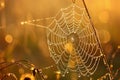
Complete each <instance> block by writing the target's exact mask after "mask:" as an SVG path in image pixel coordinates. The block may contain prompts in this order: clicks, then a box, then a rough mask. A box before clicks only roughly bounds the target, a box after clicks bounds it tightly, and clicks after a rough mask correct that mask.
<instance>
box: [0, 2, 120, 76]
mask: <svg viewBox="0 0 120 80" xmlns="http://www.w3.org/2000/svg"><path fill="white" fill-rule="evenodd" d="M85 2H86V4H87V7H88V10H89V13H90V15H91V17H92V21H93V23H94V26H95V27H96V29H97V31H98V35H99V37H100V41H101V44H102V47H103V49H104V52H105V55H106V56H107V59H108V61H109V60H111V59H112V56H114V55H118V56H117V58H116V61H117V60H118V59H120V51H119V49H120V47H119V46H120V10H119V8H120V0H85ZM71 4H72V0H0V62H3V61H14V60H21V59H25V60H29V61H31V63H33V64H34V65H36V66H37V67H39V68H44V67H47V66H50V65H53V64H54V62H53V60H52V59H51V57H50V54H49V51H48V47H47V41H46V33H45V29H43V28H35V27H32V26H29V25H25V26H22V25H21V24H20V23H21V22H22V21H25V20H33V19H44V18H49V17H54V16H55V15H56V14H57V12H58V11H59V10H60V9H61V8H66V7H68V6H69V5H71ZM76 4H77V5H81V4H82V0H76ZM82 6H83V5H82ZM42 23H43V24H44V25H46V22H45V21H43V22H42ZM68 46H69V45H68ZM116 51H117V52H116ZM115 63H116V64H115V68H118V67H120V66H119V65H118V64H120V62H115ZM51 72H52V73H53V75H52V76H55V72H54V71H53V70H48V71H46V73H47V74H50V73H51ZM48 78H49V76H48Z"/></svg>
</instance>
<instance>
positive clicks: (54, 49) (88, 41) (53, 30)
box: [22, 4, 103, 77]
mask: <svg viewBox="0 0 120 80" xmlns="http://www.w3.org/2000/svg"><path fill="white" fill-rule="evenodd" d="M46 19H48V20H49V19H52V21H51V23H50V24H49V25H48V26H43V25H40V24H39V22H40V21H41V20H42V19H38V20H33V21H25V22H22V24H28V25H33V26H36V27H41V28H45V29H46V33H47V34H46V36H47V44H48V48H49V52H50V56H51V57H52V59H53V60H54V61H55V63H56V64H57V67H58V69H59V70H60V72H61V73H62V74H63V76H64V75H65V74H66V73H68V72H76V73H78V75H79V77H80V76H87V75H93V74H94V73H95V71H96V70H97V67H98V65H99V62H100V58H101V56H103V55H102V52H101V49H100V48H99V45H98V44H99V43H98V41H97V38H96V36H95V34H94V30H93V27H92V25H91V23H90V20H89V17H88V15H87V12H86V10H85V8H84V7H79V6H77V5H76V4H72V5H70V6H69V7H67V8H63V9H61V10H60V11H59V12H58V13H57V15H56V16H55V17H52V18H46Z"/></svg>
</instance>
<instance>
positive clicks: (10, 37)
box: [5, 34, 13, 43]
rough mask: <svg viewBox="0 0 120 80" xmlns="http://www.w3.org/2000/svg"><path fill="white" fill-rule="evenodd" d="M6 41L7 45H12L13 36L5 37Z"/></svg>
mask: <svg viewBox="0 0 120 80" xmlns="http://www.w3.org/2000/svg"><path fill="white" fill-rule="evenodd" d="M5 41H6V42H7V43H12V41H13V37H12V35H10V34H8V35H6V36H5Z"/></svg>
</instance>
